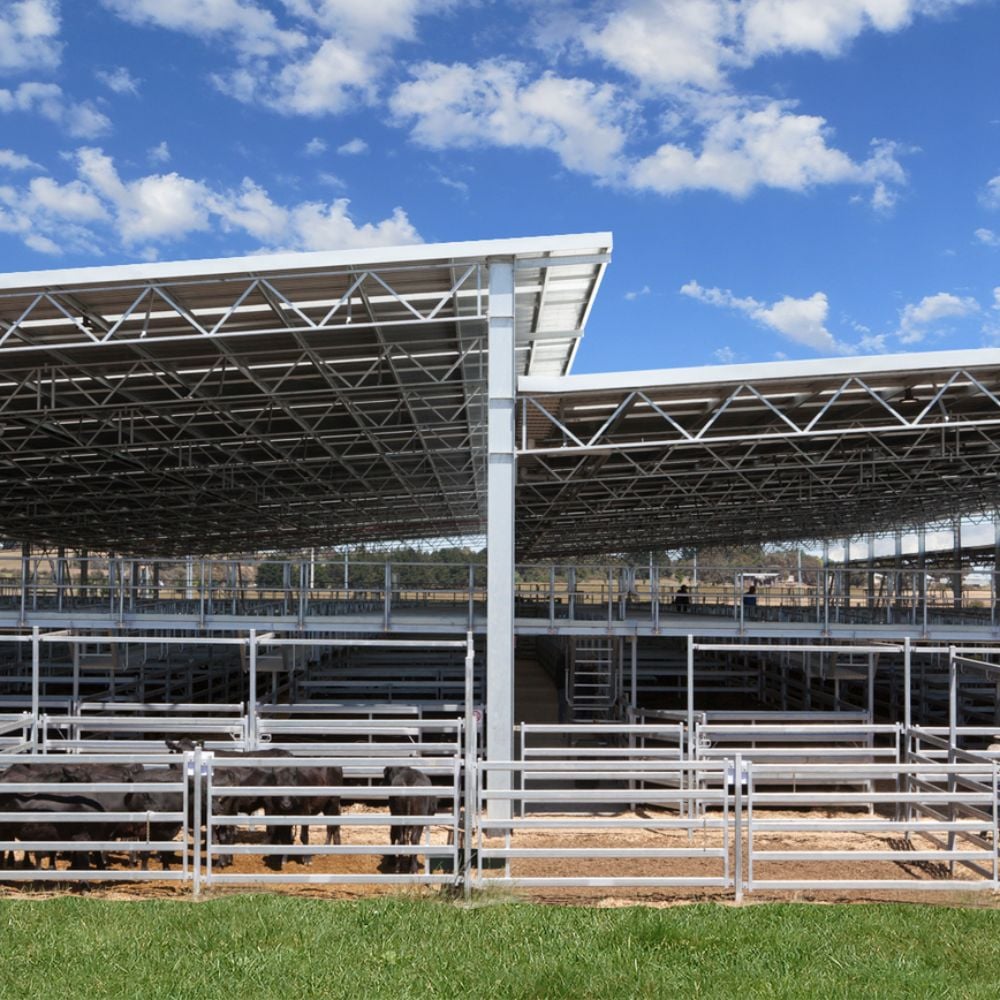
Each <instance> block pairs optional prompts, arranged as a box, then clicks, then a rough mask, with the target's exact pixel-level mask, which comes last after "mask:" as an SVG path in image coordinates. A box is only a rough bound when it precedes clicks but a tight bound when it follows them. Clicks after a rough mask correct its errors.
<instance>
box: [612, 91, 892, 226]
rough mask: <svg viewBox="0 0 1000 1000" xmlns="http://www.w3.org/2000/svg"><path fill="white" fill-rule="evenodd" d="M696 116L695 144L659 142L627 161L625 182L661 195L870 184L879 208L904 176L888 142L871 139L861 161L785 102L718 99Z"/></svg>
mask: <svg viewBox="0 0 1000 1000" xmlns="http://www.w3.org/2000/svg"><path fill="white" fill-rule="evenodd" d="M701 118H702V121H703V122H704V123H705V131H704V134H703V137H702V140H701V145H700V148H695V149H692V148H690V147H689V146H687V145H680V144H676V143H665V144H663V145H662V146H660V147H659V149H657V150H656V151H655V152H654V153H652V154H651V155H650V156H647V157H644V158H643V159H641V160H639V161H638V162H637V163H635V164H634V165H633V166H632V168H631V171H630V174H629V180H630V183H631V184H632V185H634V186H635V187H639V188H649V189H652V190H654V191H658V192H660V193H664V194H672V193H674V192H677V191H681V190H685V189H689V188H708V189H713V190H718V191H723V192H725V193H727V194H731V195H734V196H736V197H745V196H746V195H748V194H749V193H750V192H751V191H753V190H754V189H755V188H757V187H760V186H765V187H774V188H784V189H786V190H792V191H804V190H807V189H808V188H811V187H814V186H815V185H817V184H833V183H854V184H870V185H873V192H874V193H873V202H874V203H875V204H876V206H877V207H879V208H887V207H890V204H891V196H890V194H889V188H888V187H887V185H888V184H899V183H901V182H902V181H903V179H904V177H905V175H904V172H903V168H902V167H901V166H900V164H899V162H898V161H897V160H896V158H895V155H894V154H895V150H894V147H892V146H891V144H888V143H884V142H879V143H876V144H874V146H873V148H872V151H871V155H870V156H869V158H868V159H867V160H864V161H862V162H857V161H855V160H852V159H851V157H850V156H848V155H847V154H846V153H845V152H843V151H842V150H839V149H836V148H835V147H833V146H831V145H830V144H829V138H830V130H829V128H828V127H827V124H826V121H825V120H824V119H823V118H820V117H818V116H816V115H803V114H797V113H795V112H794V111H793V110H792V105H791V104H790V103H789V102H781V101H771V102H769V103H767V104H766V105H763V106H760V107H754V106H752V105H748V103H747V102H743V101H734V102H726V103H723V104H722V105H721V106H719V105H713V106H711V107H710V108H709V109H707V110H706V111H705V112H703V113H702V115H701Z"/></svg>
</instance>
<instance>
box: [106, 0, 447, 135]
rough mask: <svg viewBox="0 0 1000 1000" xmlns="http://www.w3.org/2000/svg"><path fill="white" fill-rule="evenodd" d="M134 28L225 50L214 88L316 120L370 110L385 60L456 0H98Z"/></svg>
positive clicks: (388, 64)
mask: <svg viewBox="0 0 1000 1000" xmlns="http://www.w3.org/2000/svg"><path fill="white" fill-rule="evenodd" d="M103 3H104V5H105V6H106V7H108V8H109V9H110V10H112V11H113V12H115V13H116V14H118V15H119V16H120V17H122V18H124V19H125V20H128V21H130V22H131V23H133V24H140V25H147V26H154V27H159V28H166V29H171V30H175V31H182V32H185V33H188V34H191V35H195V36H196V37H199V38H201V39H203V40H205V41H212V42H213V43H216V42H217V41H218V40H221V41H223V42H224V43H226V44H228V46H229V47H230V48H231V49H232V51H233V53H234V54H235V56H236V58H237V63H238V64H237V65H236V66H234V67H228V68H222V69H220V70H219V71H218V72H217V73H216V74H215V75H214V76H213V78H212V79H213V81H214V83H215V84H216V86H217V87H218V88H219V89H220V90H222V91H223V92H224V93H226V94H229V95H230V96H231V97H234V98H236V99H237V100H240V101H243V102H245V103H256V104H262V105H264V106H266V107H269V108H272V109H274V110H276V111H279V112H281V113H282V114H298V115H322V114H331V113H337V112H341V111H345V110H348V109H351V108H354V107H356V106H357V105H358V104H359V103H362V104H370V103H372V102H373V101H374V100H375V98H376V95H377V91H378V85H379V82H380V79H381V77H382V76H383V74H385V73H386V72H387V71H388V70H389V69H391V59H390V53H391V51H392V48H393V47H394V46H395V45H396V44H398V43H399V42H402V41H412V40H414V39H415V38H416V26H417V22H418V20H419V18H420V17H422V16H426V15H428V14H433V13H438V12H441V11H445V10H447V9H449V8H450V7H452V6H455V0H377V2H369V3H360V2H358V0H283V2H282V3H281V4H280V5H268V4H265V3H263V2H255V0H184V2H176V3H164V2H163V0H103Z"/></svg>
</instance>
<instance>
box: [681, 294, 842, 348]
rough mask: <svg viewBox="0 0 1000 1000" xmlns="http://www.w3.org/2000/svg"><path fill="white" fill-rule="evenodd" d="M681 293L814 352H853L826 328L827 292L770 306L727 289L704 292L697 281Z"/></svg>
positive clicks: (828, 305) (790, 298)
mask: <svg viewBox="0 0 1000 1000" xmlns="http://www.w3.org/2000/svg"><path fill="white" fill-rule="evenodd" d="M680 291H681V294H682V295H687V296H689V297H690V298H692V299H697V300H698V301H699V302H704V303H706V304H708V305H711V306H716V307H718V308H723V309H732V310H735V311H736V312H741V313H744V314H746V315H747V316H749V317H750V318H751V319H753V320H754V321H756V322H757V323H760V324H761V325H762V326H765V327H767V328H768V329H770V330H774V331H775V332H777V333H780V334H781V335H782V336H783V337H787V338H788V339H789V340H791V341H794V342H795V343H797V344H802V345H803V346H805V347H809V348H811V349H812V350H814V351H817V352H820V353H826V354H844V353H847V352H848V351H850V348H849V347H848V346H847V345H845V344H841V343H840V342H839V341H838V340H837V339H836V338H835V337H834V336H833V334H832V333H830V331H829V330H828V329H827V328H826V320H827V316H828V314H829V312H830V304H829V302H828V301H827V298H826V293H825V292H815V293H814V294H812V295H810V296H809V298H807V299H796V298H792V297H791V296H789V295H786V296H785V297H784V298H782V299H780V300H779V301H777V302H773V303H771V304H770V305H768V304H767V303H765V302H758V301H757V300H756V299H753V298H740V297H738V296H736V295H734V294H733V293H732V292H731V291H729V290H728V289H722V288H704V287H703V286H702V285H700V284H698V282H697V281H689V282H688V283H687V284H685V285H683V286H682V287H681V290H680Z"/></svg>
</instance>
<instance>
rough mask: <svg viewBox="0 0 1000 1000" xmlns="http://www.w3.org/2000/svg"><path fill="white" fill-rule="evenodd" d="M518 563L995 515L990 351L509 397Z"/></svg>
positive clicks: (523, 390)
mask: <svg viewBox="0 0 1000 1000" xmlns="http://www.w3.org/2000/svg"><path fill="white" fill-rule="evenodd" d="M519 394H520V403H519V426H518V434H519V445H520V450H519V458H518V494H517V496H518V502H517V526H518V531H517V544H518V549H519V552H520V553H521V556H522V557H570V556H573V557H575V556H579V555H582V554H586V553H593V552H608V551H614V552H621V551H633V552H635V551H644V550H649V549H658V548H676V547H681V546H698V545H701V546H705V545H742V544H754V543H763V542H779V541H784V540H788V541H792V540H795V541H798V540H811V539H823V538H833V539H841V538H845V537H856V536H859V535H862V534H866V533H868V532H882V531H888V530H891V529H894V528H899V527H901V528H914V527H916V526H919V525H921V524H925V523H928V522H933V521H938V520H940V519H942V518H943V517H951V516H957V515H963V514H972V513H977V512H980V511H985V510H990V509H992V508H995V507H997V506H998V505H1000V350H996V349H990V350H975V351H952V352H934V353H924V354H909V355H896V356H880V357H874V358H838V359H820V360H815V361H801V362H785V363H779V364H756V365H727V366H721V365H720V366H713V367H708V368H691V369H668V370H663V371H654V372H620V373H619V372H616V373H606V374H597V375H571V376H568V377H556V378H551V377H533V376H525V377H523V378H521V379H520V381H519Z"/></svg>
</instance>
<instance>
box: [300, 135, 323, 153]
mask: <svg viewBox="0 0 1000 1000" xmlns="http://www.w3.org/2000/svg"><path fill="white" fill-rule="evenodd" d="M302 152H303V153H305V154H306V156H320V155H322V154H323V153H325V152H326V143H325V142H324V141H323V140H322V139H320V137H319V136H314V137H313V138H312V139H310V140H309V141H308V142H307V143H306V144H305V147H304V148H303V150H302Z"/></svg>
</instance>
